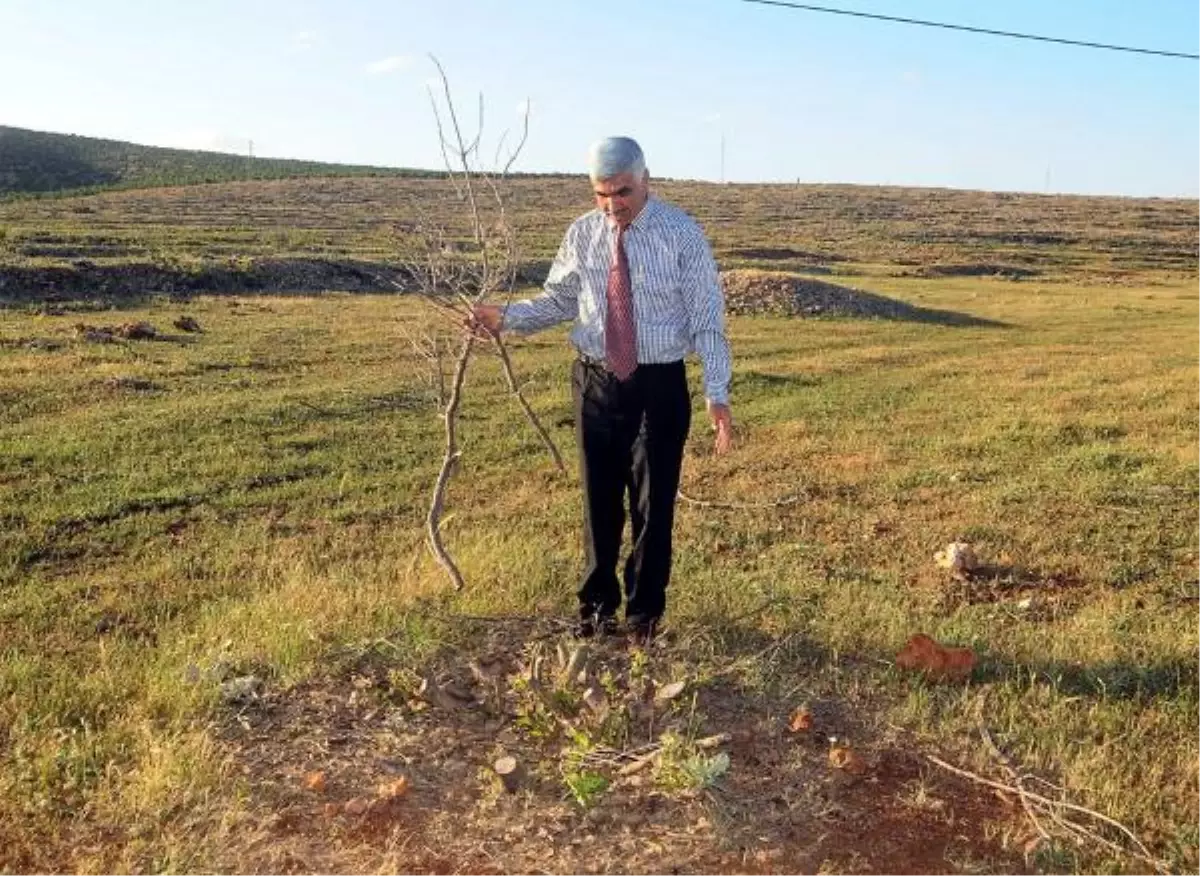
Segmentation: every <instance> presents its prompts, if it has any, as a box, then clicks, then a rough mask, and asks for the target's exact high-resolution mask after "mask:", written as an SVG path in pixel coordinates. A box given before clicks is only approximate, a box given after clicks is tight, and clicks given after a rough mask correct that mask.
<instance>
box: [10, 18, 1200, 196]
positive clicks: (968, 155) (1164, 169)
mask: <svg viewBox="0 0 1200 876" xmlns="http://www.w3.org/2000/svg"><path fill="white" fill-rule="evenodd" d="M819 5H826V6H835V7H840V8H845V9H852V10H856V11H863V12H874V13H880V14H885V15H894V16H904V17H912V18H924V19H931V20H935V21H945V22H952V23H957V24H963V25H969V26H973V27H983V28H992V29H999V30H1011V31H1022V32H1032V33H1040V34H1045V35H1049V36H1057V37H1064V38H1069V39H1078V40H1088V41H1094V42H1102V43H1118V44H1123V45H1134V46H1141V47H1146V48H1158V49H1165V50H1170V51H1178V52H1186V53H1196V52H1197V43H1198V35H1200V16H1198V4H1197V2H1196V0H1147V2H1143V3H1134V2H1131V0H1004V2H999V0H993V2H990V3H968V2H962V0H825V2H823V3H819ZM0 45H2V46H3V50H2V51H0V83H3V85H2V86H0V124H7V125H15V126H18V127H27V128H36V129H40V130H49V131H61V132H69V133H77V134H86V135H91V136H100V137H112V138H117V139H127V140H133V141H136V142H141V143H149V144H155V145H174V146H185V147H191V148H216V149H220V150H222V151H245V149H246V142H247V141H248V140H251V139H252V140H253V141H254V150H255V153H256V154H258V155H262V156H282V157H295V158H309V159H317V160H326V161H342V162H352V163H366V164H381V165H393V166H396V165H401V166H416V167H440V166H441V157H440V154H439V151H438V148H437V142H436V135H435V132H434V128H433V123H432V116H431V112H430V109H429V103H428V97H427V95H426V92H425V87H426V82H427V81H428V80H429V79H430V77H431V76H432V75H433V73H434V69H433V67H432V64H431V63H430V61H429V59H428V54H429V53H433V54H435V55H437V57H438V58H439V59H440V60H441V61H442V63H443V65H444V66H445V68H446V70H447V73H448V74H449V76H450V78H451V81H452V84H453V87H454V90H455V94H456V97H457V99H458V100H459V102H460V104H461V108H462V109H463V110H465V113H464V114H465V115H466V116H468V117H469V118H470V119H472V120H473V119H474V116H475V113H474V109H475V105H476V99H477V95H478V94H479V93H480V92H482V93H483V94H484V98H485V102H486V110H487V116H486V126H485V142H486V143H487V144H489V150H490V149H491V148H492V146H494V144H495V143H496V142H497V140H498V138H499V136H500V134H501V133H502V132H504V131H505V130H506V129H512V130H515V129H516V128H517V126H518V122H519V117H518V114H517V108H518V106H519V105H520V104H521V103H522V102H523V101H524V100H525V99H527V98H528V99H529V100H530V101H531V106H532V115H531V130H530V138H529V144H528V146H527V148H526V150H525V152H524V153H523V154H522V157H521V159H520V161H519V163H518V165H517V166H516V169H518V170H526V171H547V170H558V171H582V169H583V162H584V156H585V154H586V148H587V145H588V143H589V142H591V141H592V140H594V139H596V138H598V137H600V136H603V135H606V134H614V133H620V134H628V135H631V136H634V137H636V138H638V139H639V140H640V141H641V143H642V145H643V147H644V148H645V151H646V154H647V159H648V164H649V166H650V170H651V173H652V174H654V175H659V176H671V177H687V178H696V179H710V180H715V179H718V178H720V176H721V145H720V144H721V139H722V137H724V140H725V164H724V167H725V177H726V178H727V179H729V180H733V181H781V180H797V179H800V180H804V181H812V182H855V183H889V184H904V185H928V186H949V187H955V188H974V189H995V190H1016V191H1045V190H1049V191H1060V192H1082V193H1096V194H1124V195H1163V196H1186V197H1197V195H1198V189H1200V185H1198V176H1200V173H1198V166H1200V63H1198V62H1196V61H1194V60H1183V59H1172V58H1158V57H1152V56H1143V55H1133V54H1120V53H1116V52H1109V51H1099V50H1093V49H1083V48H1074V47H1067V46H1056V45H1049V44H1042V43H1034V42H1027V41H1018V40H1011V39H1001V38H998V37H988V36H980V35H974V34H968V33H958V32H951V31H944V30H933V29H928V28H919V27H912V26H906V25H899V24H889V23H884V22H877V21H869V20H862V19H854V18H846V17H842V16H833V15H827V14H819V13H814V12H800V11H791V10H786V9H779V8H773V7H766V6H759V5H753V4H747V3H744V2H739V0H644V2H607V3H600V2H589V3H583V2H571V0H508V2H499V0H496V2H489V0H421V2H418V0H338V2H333V0H205V2H182V0H180V2H176V0H161V2H159V0H142V2H135V0H0ZM489 156H490V152H489Z"/></svg>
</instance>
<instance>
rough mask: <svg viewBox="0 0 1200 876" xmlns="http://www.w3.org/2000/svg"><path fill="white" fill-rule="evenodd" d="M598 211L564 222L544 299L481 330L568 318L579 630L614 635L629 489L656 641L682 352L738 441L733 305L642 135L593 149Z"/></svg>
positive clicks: (639, 572)
mask: <svg viewBox="0 0 1200 876" xmlns="http://www.w3.org/2000/svg"><path fill="white" fill-rule="evenodd" d="M590 177H591V181H592V191H593V194H594V195H595V198H596V209H595V210H593V211H591V212H590V213H587V214H586V215H584V216H581V217H580V218H579V219H577V220H575V222H574V223H573V224H572V225H571V227H570V228H569V229H568V230H567V234H566V237H565V238H564V239H563V242H562V246H561V247H560V248H559V250H558V255H557V256H556V257H555V259H554V264H553V265H552V266H551V268H550V274H549V276H548V277H547V279H546V283H545V289H544V291H543V292H542V294H541V295H539V296H537V297H535V298H531V299H529V300H526V301H518V302H514V303H512V304H510V305H509V306H508V307H507V309H504V308H501V307H498V306H494V305H480V306H478V307H476V308H475V311H474V317H475V322H476V325H477V326H481V327H482V328H484V329H486V330H487V331H489V332H493V333H495V332H499V331H501V330H502V329H507V330H512V331H516V332H521V333H529V332H534V331H538V330H540V329H544V328H547V327H548V326H552V325H555V324H558V323H561V322H566V321H568V320H573V321H574V323H575V325H574V328H573V329H572V331H571V343H572V345H573V346H574V347H575V348H576V350H577V351H578V353H579V357H578V359H577V360H576V361H575V363H574V365H573V370H572V388H573V394H574V400H575V434H576V438H577V440H578V444H579V453H580V476H581V480H582V482H583V494H584V541H585V549H586V567H585V569H584V573H583V580H582V582H581V584H580V587H579V607H580V624H579V626H578V627H577V630H576V631H577V634H578V635H580V636H582V637H590V636H593V635H595V634H596V633H604V634H608V633H613V632H615V631H616V613H617V610H618V608H619V607H620V605H621V588H620V585H619V584H618V581H617V571H616V570H617V562H618V555H619V553H620V549H621V536H622V531H623V529H624V526H625V507H624V499H625V493H626V491H628V494H629V516H630V518H631V523H632V527H631V528H632V535H633V541H632V549H631V551H630V554H629V558H628V560H627V561H626V563H625V575H624V578H625V599H626V603H625V622H626V628H627V630H628V632H629V634H630V636H631V638H633V639H634V640H635V641H637V642H642V643H645V642H649V641H650V639H651V638H652V637H653V636H654V633H655V629H656V627H657V625H658V623H659V619H660V618H661V617H662V614H663V611H664V609H665V608H666V590H667V583H668V580H669V578H670V575H671V530H672V528H673V526H674V519H675V497H676V495H677V493H678V490H679V475H680V468H681V466H682V464H683V448H684V442H685V441H686V439H687V434H688V427H689V424H690V421H691V399H690V397H689V393H688V387H687V379H686V375H685V373H684V365H683V359H684V356H686V355H687V354H688V353H689V352H692V351H695V352H696V353H697V354H698V355H699V357H700V361H701V364H702V365H703V368H704V394H705V396H706V398H707V407H708V414H709V417H710V418H711V419H712V424H713V428H714V429H715V430H716V450H717V452H718V453H724V452H726V451H727V450H728V449H729V448H730V447H731V446H732V443H733V418H732V415H731V413H730V409H729V378H730V360H729V345H728V343H727V341H726V339H725V301H724V297H723V295H722V293H721V286H720V283H719V281H718V278H717V268H716V263H715V262H714V261H713V257H712V251H711V250H710V248H709V245H708V242H707V240H706V239H705V237H704V233H703V232H702V231H701V230H700V227H699V226H698V225H697V224H696V222H695V221H694V220H693V219H692V218H691V217H689V216H688V215H687V214H686V213H684V212H683V211H682V210H680V209H679V208H677V207H674V206H672V205H670V204H667V203H665V202H663V201H660V200H659V199H657V198H655V197H652V196H651V195H650V176H649V173H648V172H647V170H646V162H645V158H644V157H643V155H642V150H641V148H640V147H639V146H638V144H637V143H636V142H634V141H633V140H631V139H629V138H628V137H610V138H608V139H606V140H601V141H600V142H599V143H596V144H595V145H594V146H592V149H591V152H590Z"/></svg>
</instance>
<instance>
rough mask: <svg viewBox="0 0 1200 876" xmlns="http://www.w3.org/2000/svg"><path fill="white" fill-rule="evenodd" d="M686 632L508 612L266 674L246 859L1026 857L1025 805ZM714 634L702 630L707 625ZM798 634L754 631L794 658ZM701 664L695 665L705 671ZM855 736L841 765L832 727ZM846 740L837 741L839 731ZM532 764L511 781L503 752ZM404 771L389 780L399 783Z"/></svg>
mask: <svg viewBox="0 0 1200 876" xmlns="http://www.w3.org/2000/svg"><path fill="white" fill-rule="evenodd" d="M695 635H700V633H699V632H697V633H695V634H692V635H690V636H689V635H682V636H679V637H677V638H676V637H673V636H668V637H667V638H666V639H662V640H659V641H658V642H656V643H655V645H654V646H652V647H651V648H650V649H647V650H640V649H634V650H627V649H626V648H625V646H624V645H622V644H619V643H614V642H613V641H612V640H603V641H599V642H594V643H593V644H590V645H589V646H588V648H587V650H586V652H585V653H582V654H581V652H580V651H579V650H578V645H577V644H572V643H571V642H570V640H569V639H566V638H563V637H562V636H561V635H560V634H556V633H555V632H554V631H553V630H547V629H546V628H545V624H544V623H542V624H539V623H538V622H537V621H533V622H526V621H525V620H524V619H516V618H514V619H511V620H510V621H509V620H505V619H500V618H497V619H495V621H493V622H491V623H485V624H479V625H478V628H477V629H474V630H473V631H472V635H471V637H470V640H469V641H470V642H471V643H472V645H471V646H469V647H467V648H456V649H448V650H446V651H444V652H442V653H441V655H440V656H438V657H435V658H434V659H433V660H432V662H429V663H425V664H424V665H420V666H416V665H412V664H405V663H404V662H397V661H395V659H394V658H393V657H390V656H388V653H389V652H387V651H386V650H381V651H380V652H378V653H376V654H372V655H363V656H362V657H361V658H356V660H355V661H354V664H353V665H352V666H349V667H346V669H345V670H342V671H340V672H338V673H335V674H333V675H331V676H330V677H328V678H326V679H323V680H315V681H312V682H309V683H305V684H303V685H300V686H297V687H294V688H291V689H289V690H285V689H273V687H272V686H271V685H269V684H268V685H265V687H264V688H263V689H262V690H261V692H260V693H256V694H255V696H254V697H253V698H252V700H251V701H247V702H241V703H239V704H238V705H237V714H236V716H235V715H233V714H231V715H230V717H229V720H228V721H227V722H226V723H225V732H224V734H223V736H224V742H225V744H226V745H227V746H228V747H229V750H230V751H231V753H232V755H233V758H234V761H235V763H237V764H238V765H239V766H240V768H241V771H242V774H243V775H245V776H246V779H247V781H248V791H249V797H248V799H247V803H248V807H249V813H250V818H251V819H252V820H253V821H254V822H255V823H256V825H257V829H253V830H249V831H247V835H251V836H254V837H255V840H256V841H255V842H253V843H252V844H251V845H250V846H249V847H246V848H233V847H231V848H229V849H228V853H229V855H230V860H229V861H227V862H225V863H226V864H228V865H229V867H230V868H232V869H236V870H237V871H238V872H258V871H266V872H289V871H296V872H298V871H325V872H350V871H354V872H374V871H376V870H381V869H382V870H399V871H403V872H477V873H482V872H497V873H498V872H572V873H589V872H607V873H619V872H650V873H653V872H662V873H666V872H746V873H754V872H785V873H803V872H817V871H818V870H830V869H832V870H834V871H842V872H846V871H848V870H851V869H852V870H855V871H860V872H861V871H873V872H894V873H904V872H940V871H944V870H947V869H953V867H952V865H948V863H947V862H949V861H951V860H953V859H954V858H955V856H964V857H965V859H975V860H978V859H981V858H982V859H986V860H989V861H992V862H993V863H994V864H995V863H998V862H1003V863H1001V864H1000V867H1001V869H1002V870H1009V871H1011V870H1013V869H1016V868H1020V866H1021V862H1020V858H1019V854H1017V853H1016V852H1015V850H1014V849H1013V848H1012V847H1011V846H1010V847H1008V848H1005V846H1004V844H1003V843H1002V842H1000V841H999V836H1000V835H1001V834H1002V833H1003V828H1002V825H1004V824H1008V823H1010V822H1011V821H1012V820H1013V819H1014V818H1018V817H1019V810H1018V809H1016V807H1015V806H1007V807H1006V806H1004V805H1002V804H1001V802H1000V801H998V800H997V799H996V798H995V797H994V796H992V795H990V794H988V793H986V791H983V790H981V789H980V788H978V787H976V786H972V785H970V784H968V783H966V782H963V781H960V780H958V779H956V778H955V777H953V776H948V775H945V774H934V773H930V772H929V770H928V769H927V767H926V766H925V765H924V764H923V758H922V756H921V755H920V754H919V753H918V752H917V751H915V750H913V749H911V748H910V747H908V746H907V745H905V744H903V743H900V741H899V740H898V739H895V738H882V737H877V736H876V735H875V733H874V732H873V731H872V730H870V729H869V728H868V726H867V722H865V721H864V718H865V715H864V714H863V713H862V712H861V710H860V708H858V707H856V706H855V705H853V704H851V703H849V702H846V701H844V700H843V699H841V698H839V697H836V696H829V697H824V696H821V697H811V698H810V699H809V701H808V703H807V704H806V709H807V711H808V713H809V714H811V718H812V725H811V727H806V728H805V730H804V731H803V732H797V731H796V730H795V729H794V728H789V725H788V722H787V717H786V716H787V715H788V714H789V712H790V708H789V707H788V706H789V704H788V703H785V702H782V701H780V699H779V697H780V696H781V695H782V691H779V690H774V689H772V690H765V689H763V688H762V687H761V686H760V685H759V683H758V682H747V681H746V680H745V679H743V678H742V677H741V676H740V674H739V667H741V666H742V664H743V663H744V662H745V657H744V655H743V657H742V658H741V659H738V658H737V657H731V658H730V662H729V664H728V665H725V666H717V665H713V666H703V667H701V666H698V665H696V664H695V661H694V659H692V658H694V655H695V654H696V653H707V650H706V648H707V646H705V645H704V643H699V642H697V641H693V639H694V636H695ZM708 644H709V645H711V643H708ZM803 650H804V649H803V646H802V645H801V644H800V643H797V642H796V640H795V639H794V637H785V639H783V640H779V641H775V642H773V643H771V644H769V645H768V646H767V647H766V648H765V649H763V651H760V652H759V653H768V654H769V655H770V656H771V658H772V659H773V660H777V661H780V662H781V663H784V664H788V665H789V666H790V668H791V669H798V668H799V665H800V664H797V663H796V660H797V659H799V660H800V661H801V662H803V661H804V660H805V659H806V658H804V657H803V655H802V653H801V652H802V651H803ZM701 670H703V671H701ZM847 734H848V735H849V737H850V738H852V739H853V740H854V743H853V744H854V749H855V751H856V752H857V760H856V761H855V762H856V763H857V764H858V765H859V769H856V770H850V769H848V768H844V767H839V766H838V764H837V763H835V762H834V759H833V758H831V756H830V752H831V749H830V747H829V745H830V737H831V736H836V737H837V738H838V739H839V740H842V739H844V738H846V736H847ZM839 744H843V745H844V743H842V742H839ZM502 756H503V758H511V759H512V760H514V761H515V762H517V763H519V764H520V765H521V766H522V770H521V775H522V778H521V779H520V780H519V781H518V782H516V783H515V784H514V786H513V787H512V788H509V787H508V783H505V782H501V781H500V780H499V779H498V777H497V775H496V772H495V771H494V765H495V764H497V763H499V760H500V759H502ZM397 789H399V790H397Z"/></svg>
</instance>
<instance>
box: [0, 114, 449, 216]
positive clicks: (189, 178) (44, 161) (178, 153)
mask: <svg viewBox="0 0 1200 876" xmlns="http://www.w3.org/2000/svg"><path fill="white" fill-rule="evenodd" d="M430 175H432V174H431V172H430V171H423V170H413V169H408V168H389V167H369V166H365V165H350V164H327V163H323V162H319V161H300V160H296V159H290V158H250V157H248V156H245V155H232V154H229V153H223V152H204V151H199V150H189V149H164V148H161V147H157V146H141V145H138V144H136V143H126V142H124V141H121V140H102V139H98V138H95V137H81V136H78V135H75V134H52V133H47V132H44V131H31V130H27V129H25V128H11V127H6V126H3V125H0V198H2V197H4V196H6V195H9V196H10V195H13V194H23V193H27V194H34V193H38V194H41V193H47V192H61V191H71V190H78V189H95V188H147V187H151V186H174V185H187V184H191V183H207V182H232V181H235V180H251V179H259V180H261V179H285V178H289V177H310V176H430Z"/></svg>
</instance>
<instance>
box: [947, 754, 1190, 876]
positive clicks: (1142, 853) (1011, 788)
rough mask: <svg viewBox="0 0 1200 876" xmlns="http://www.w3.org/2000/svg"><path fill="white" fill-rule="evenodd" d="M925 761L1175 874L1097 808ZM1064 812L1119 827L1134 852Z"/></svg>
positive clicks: (1078, 834)
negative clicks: (1027, 805)
mask: <svg viewBox="0 0 1200 876" xmlns="http://www.w3.org/2000/svg"><path fill="white" fill-rule="evenodd" d="M925 758H926V759H927V760H928V761H929V762H930V763H932V764H933V765H935V766H938V767H941V768H942V769H944V770H946V771H948V772H951V773H954V774H955V775H956V776H961V777H962V778H964V779H970V780H971V781H972V782H976V783H977V784H980V785H985V786H987V787H989V788H994V789H996V790H997V791H1003V792H1005V793H1006V794H1011V795H1013V796H1016V797H1018V798H1019V799H1020V800H1021V801H1022V805H1025V804H1026V803H1028V804H1029V805H1030V806H1031V807H1032V808H1035V809H1037V810H1039V811H1040V812H1042V814H1044V815H1046V816H1047V817H1049V818H1050V819H1051V820H1052V821H1054V823H1055V824H1057V825H1059V827H1060V828H1062V829H1063V830H1064V831H1066V832H1067V833H1068V834H1069V835H1070V836H1072V837H1073V838H1075V839H1081V838H1082V839H1090V840H1092V841H1094V842H1096V843H1098V844H1100V845H1101V846H1103V847H1104V848H1106V849H1108V850H1109V851H1112V852H1116V853H1118V854H1121V855H1128V856H1131V857H1133V858H1136V859H1138V860H1140V861H1144V862H1146V863H1147V864H1150V865H1151V866H1152V867H1154V869H1155V870H1156V871H1157V872H1159V873H1170V872H1171V870H1170V867H1169V865H1168V864H1167V863H1166V862H1165V861H1162V860H1161V859H1159V858H1156V857H1154V856H1153V855H1152V854H1150V850H1149V849H1147V848H1146V846H1145V845H1144V844H1143V843H1142V841H1141V840H1139V839H1138V838H1137V835H1136V834H1135V833H1134V832H1133V831H1131V830H1130V829H1129V828H1128V827H1126V826H1125V825H1123V824H1121V822H1119V821H1117V820H1116V819H1114V818H1110V817H1109V816H1107V815H1105V814H1103V813H1101V812H1097V811H1096V810H1094V809H1088V808H1087V807H1086V806H1080V805H1078V804H1076V803H1068V802H1067V801H1065V800H1051V799H1050V798H1048V797H1044V796H1042V795H1041V794H1038V793H1036V792H1034V791H1030V790H1029V789H1028V788H1026V787H1025V786H1024V784H1023V783H1022V782H1017V784H1015V785H1009V784H1005V783H1004V782H998V781H996V780H995V779H988V778H985V777H983V776H981V775H979V774H978V773H973V772H971V771H970V770H965V769H963V768H962V767H956V766H954V765H953V764H949V763H946V761H944V760H942V759H941V758H938V757H935V756H934V755H932V754H926V755H925ZM1022 778H1024V777H1022ZM1062 810H1070V811H1072V812H1078V813H1080V814H1082V815H1086V816H1087V817H1089V818H1092V819H1095V820H1096V821H1098V822H1101V823H1103V824H1107V825H1108V826H1110V827H1112V828H1115V829H1116V830H1118V831H1120V832H1121V833H1122V834H1123V835H1124V836H1125V837H1126V838H1128V840H1129V841H1130V843H1132V844H1133V847H1134V848H1133V849H1132V850H1131V849H1128V848H1126V847H1124V846H1122V845H1120V844H1119V843H1115V842H1113V841H1112V840H1110V839H1108V838H1106V837H1103V836H1101V835H1100V834H1098V833H1096V832H1095V831H1094V830H1090V829H1089V828H1087V827H1085V826H1084V825H1082V824H1079V823H1077V822H1074V821H1072V820H1071V819H1069V818H1067V817H1066V816H1065V815H1064V814H1063V812H1062ZM1026 811H1028V810H1026ZM1035 823H1036V822H1035ZM1040 829H1042V828H1041V826H1040V824H1039V830H1040Z"/></svg>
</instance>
